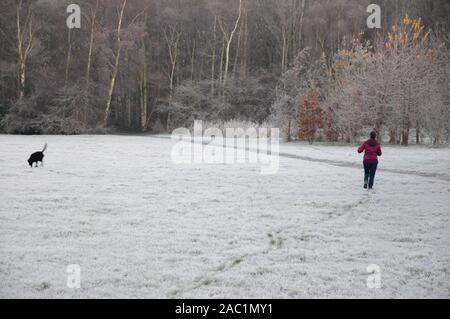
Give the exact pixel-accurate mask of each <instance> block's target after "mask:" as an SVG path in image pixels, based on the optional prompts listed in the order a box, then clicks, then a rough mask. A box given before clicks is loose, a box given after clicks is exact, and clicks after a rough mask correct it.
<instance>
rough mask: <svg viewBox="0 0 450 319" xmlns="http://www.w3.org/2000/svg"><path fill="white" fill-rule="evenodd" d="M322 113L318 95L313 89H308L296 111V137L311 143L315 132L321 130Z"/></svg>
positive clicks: (314, 137)
mask: <svg viewBox="0 0 450 319" xmlns="http://www.w3.org/2000/svg"><path fill="white" fill-rule="evenodd" d="M323 121H324V112H323V110H322V108H321V107H320V105H319V93H318V92H317V90H316V89H315V88H311V89H309V91H308V93H307V95H306V98H305V100H304V101H303V103H302V104H301V105H300V106H299V111H298V127H299V132H298V137H299V139H301V140H306V141H308V142H309V143H311V144H312V143H313V142H314V141H315V139H316V133H317V130H319V129H321V128H323Z"/></svg>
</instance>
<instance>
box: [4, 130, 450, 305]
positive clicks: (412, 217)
mask: <svg viewBox="0 0 450 319" xmlns="http://www.w3.org/2000/svg"><path fill="white" fill-rule="evenodd" d="M44 142H48V143H49V147H48V150H47V151H46V162H45V167H44V168H37V169H30V168H29V167H27V163H26V160H27V159H28V156H29V155H30V153H31V152H33V151H37V150H40V149H41V148H42V146H43V144H44ZM171 146H172V143H171V141H170V140H167V139H163V138H153V137H133V136H95V137H94V136H92V137H91V136H81V137H80V136H78V137H76V136H75V137H58V136H52V137H42V136H33V137H31V136H30V137H25V136H5V135H0V297H3V298H5V297H6V298H19V297H32V298H81V297H87V298H94V297H99V298H113V297H117V298H135V297H137V298H191V297H196V298H216V297H217V298H218V297H234V298H265V297H268V298H272V297H273V298H307V297H313V298H319V297H325V298H329V297H344V298H347V297H357V298H363V297H368V298H381V297H388V298H391V297H393V298H405V297H414V298H421V297H438V298H448V297H450V275H449V272H450V269H449V266H450V209H449V207H450V196H449V195H450V184H449V182H450V161H449V157H450V150H449V149H448V148H442V149H427V148H415V147H412V148H400V147H398V148H397V147H385V149H384V153H385V154H384V157H383V160H382V162H381V165H380V169H381V170H380V172H379V174H378V181H377V185H376V190H375V191H374V192H373V193H368V192H367V191H365V190H363V189H362V170H361V167H360V166H361V164H360V162H361V157H360V156H359V155H358V154H356V152H355V148H354V147H350V146H317V145H313V146H309V145H304V144H289V145H281V146H280V152H281V153H282V156H281V158H280V170H279V173H278V174H276V175H267V176H264V175H261V174H260V169H259V167H257V166H256V165H246V164H239V165H238V164H236V165H231V166H226V165H184V166H176V165H174V164H172V162H171V160H170V151H171ZM70 264H78V265H80V267H81V288H80V289H69V288H68V287H67V285H66V281H67V275H68V274H67V273H66V267H67V266H68V265H70ZM371 264H376V265H378V266H379V267H380V268H381V271H382V272H381V280H382V287H381V289H369V288H367V285H366V280H367V277H368V273H367V271H366V270H367V267H368V266H369V265H371Z"/></svg>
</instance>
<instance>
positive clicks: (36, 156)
mask: <svg viewBox="0 0 450 319" xmlns="http://www.w3.org/2000/svg"><path fill="white" fill-rule="evenodd" d="M46 149H47V143H46V144H45V145H44V149H43V150H42V151H41V152H36V153H33V154H31V156H30V158H29V159H28V164H30V167H33V164H34V163H36V167H38V162H41V164H42V166H44V152H45V150H46Z"/></svg>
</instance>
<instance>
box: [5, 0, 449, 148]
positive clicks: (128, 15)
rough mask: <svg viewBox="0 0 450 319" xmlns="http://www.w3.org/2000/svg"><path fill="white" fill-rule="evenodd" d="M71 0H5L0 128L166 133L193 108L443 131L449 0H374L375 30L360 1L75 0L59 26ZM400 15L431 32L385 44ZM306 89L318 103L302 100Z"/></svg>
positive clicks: (318, 134)
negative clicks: (378, 21)
mask: <svg viewBox="0 0 450 319" xmlns="http://www.w3.org/2000/svg"><path fill="white" fill-rule="evenodd" d="M71 3H73V1H61V0H35V1H32V0H2V1H1V2H0V12H1V16H0V41H1V43H2V46H1V47H0V117H1V122H0V123H1V130H2V131H3V132H7V133H18V134H52V133H55V134H57V133H58V134H76V133H85V132H104V131H106V130H107V129H117V130H122V131H149V132H170V130H172V129H173V128H176V127H179V126H190V125H192V123H193V120H194V119H202V120H206V121H209V122H214V121H228V120H242V121H252V122H255V123H262V122H264V121H271V122H272V123H274V125H279V127H282V128H283V132H284V133H285V135H286V136H292V137H293V138H297V137H301V138H306V139H310V140H311V139H313V140H315V139H322V138H323V139H333V140H334V139H344V140H351V139H353V138H355V137H356V136H357V135H358V134H360V133H361V131H363V130H364V128H365V127H366V126H374V127H376V128H377V129H379V130H386V132H388V133H389V134H390V137H391V141H392V142H394V141H395V142H397V141H398V139H399V137H400V142H404V141H402V137H401V136H402V135H404V134H406V132H409V131H411V130H415V132H418V133H417V134H418V135H419V138H418V140H420V138H421V136H422V137H423V136H425V135H426V136H427V137H430V136H431V137H432V139H433V140H434V141H435V142H442V141H444V140H445V136H446V135H445V134H447V136H448V120H447V122H445V123H443V119H445V118H447V119H448V96H446V92H447V91H448V87H445V85H446V84H448V44H449V39H448V31H449V28H448V21H449V19H448V12H450V8H449V4H448V1H446V0H439V1H432V0H425V1H422V0H404V1H388V0H383V1H378V4H379V5H380V6H381V8H382V26H383V28H382V29H380V30H368V29H367V27H366V18H367V16H368V14H367V13H366V7H367V5H368V4H370V3H371V1H365V0H364V1H361V0H315V1H312V0H78V1H76V3H77V4H78V5H79V6H80V7H81V11H82V25H81V28H80V29H68V28H67V27H66V18H67V15H68V14H67V13H66V8H67V6H68V5H69V4H71ZM407 14H408V15H409V16H411V17H412V18H414V19H411V21H416V20H415V18H417V17H421V21H420V27H423V30H421V32H420V37H421V39H422V40H423V37H425V36H426V37H427V39H426V41H424V42H423V43H420V45H417V42H414V41H416V40H417V39H416V40H414V41H409V40H408V44H407V45H403V44H402V45H401V46H397V47H396V48H391V49H388V47H387V46H386V45H387V43H388V42H389V41H390V40H389V36H392V35H393V34H394V35H396V34H400V33H398V32H399V31H398V30H395V31H393V30H392V29H391V26H394V25H397V26H401V25H403V27H405V28H408V27H411V26H405V25H404V24H403V22H404V21H403V18H404V17H405V16H406V15H407ZM429 29H431V30H432V32H431V33H429V34H428V35H427V32H428V30H429ZM361 32H363V33H361ZM406 32H412V31H411V30H409V29H408V30H406ZM391 40H392V39H391ZM393 41H394V42H395V41H397V42H398V41H400V42H401V41H403V40H401V39H397V40H395V39H393ZM368 43H371V44H368ZM422 44H423V45H422ZM410 48H411V50H410ZM413 48H414V49H413ZM424 48H427V50H428V49H430V50H432V52H428V51H427V52H422V51H420V50H423V49H424ZM389 50H391V51H390V52H389ZM414 50H419V51H420V54H423V56H424V58H423V60H414V59H412V54H415V53H417V52H416V51H414ZM407 51H408V52H409V53H408V54H409V55H408V56H406V55H405V54H406V52H407ZM413 51H414V52H413ZM402 54H404V55H402ZM395 59H399V60H395ZM404 59H406V60H404ZM408 59H409V60H408ZM362 60H363V61H362ZM425 60H426V61H425ZM396 61H397V62H399V61H402V62H401V63H400V64H399V65H398V68H397V64H396V63H397V62H396ZM419 61H420V62H419ZM358 63H359V64H358ZM389 63H391V64H392V63H394V65H391V64H389ZM410 63H413V64H414V67H409V65H410ZM360 64H361V66H359V67H358V66H356V65H360ZM381 66H382V68H381ZM438 67H439V68H440V69H439V70H440V71H439V72H438V74H437V76H436V77H434V71H436V69H438ZM374 70H375V71H376V72H375V73H374V72H373V71H374ZM382 70H384V72H385V73H381V72H382ZM408 70H409V71H408ZM405 72H410V73H406V74H405ZM422 72H424V73H422ZM392 74H394V75H395V79H394V77H389V76H390V75H392ZM423 74H426V75H427V76H428V77H427V78H426V80H425V78H424V77H423ZM361 77H364V79H365V81H362V80H361ZM391 78H392V79H391ZM413 78H414V79H415V80H414V81H415V82H413V80H412V79H413ZM402 79H404V80H402ZM420 79H423V81H421V80H420ZM407 80H408V81H407ZM374 81H375V82H374ZM351 83H353V85H351ZM374 83H376V84H374ZM393 83H396V84H398V85H397V86H396V87H395V89H394V88H392V87H391V84H393ZM366 84H373V85H369V86H366ZM434 84H436V86H435V87H434V88H433V90H430V89H429V88H427V86H431V85H434ZM383 86H384V91H383V90H382V89H381V88H382V87H383ZM386 86H389V90H390V91H389V90H388V89H386ZM416 86H421V87H423V88H422V89H421V90H417V88H416ZM311 90H313V91H314V92H311ZM387 91H389V92H387ZM394 91H395V92H397V93H398V94H397V95H395V94H393V93H392V92H394ZM382 92H384V93H382ZM408 92H411V93H410V94H409V93H408ZM419 92H428V95H422V94H421V93H419ZM402 94H403V97H400V95H402ZM408 94H409V95H408ZM394 95H395V98H394ZM308 98H309V99H311V98H313V99H317V103H316V102H314V101H313V102H312V105H317V108H314V107H313V108H311V107H309V108H307V110H304V109H302V107H301V105H303V104H305V103H303V102H304V101H305V100H307V99H308ZM417 98H420V102H419V101H418V100H417ZM375 100H376V101H375ZM415 101H417V102H415ZM430 101H432V103H428V102H430ZM413 102H414V103H413ZM310 104H311V103H310ZM413 104H414V105H413ZM446 107H447V108H446ZM437 108H440V110H441V113H439V114H440V115H439V114H438V113H437V111H436V112H434V113H433V116H431V115H429V116H428V118H426V119H425V117H424V116H423V115H424V114H430V113H429V111H430V110H436V109H437ZM310 109H314V110H313V111H311V110H310ZM369 110H370V111H369ZM387 110H390V111H389V112H388V111H387ZM446 112H447V113H446ZM310 113H314V114H316V113H319V114H320V116H315V117H316V118H318V120H314V121H310V120H308V114H310ZM381 113H382V115H381ZM404 114H410V116H405V115H404ZM394 115H395V116H394ZM393 116H394V117H393ZM302 117H303V122H304V123H303V124H304V125H303V126H304V127H306V126H307V125H311V127H309V128H308V129H303V132H301V129H302V128H301V127H300V126H302V125H301V124H302V119H301V118H302ZM367 119H375V120H374V121H372V120H367ZM305 123H313V124H305ZM299 124H300V126H299ZM326 127H332V129H328V130H325V128H326ZM416 127H417V129H416ZM431 127H433V129H432V128H431ZM305 131H308V132H309V133H308V134H306V135H305ZM325 131H326V132H325ZM331 131H332V132H333V134H331V133H330V132H331ZM311 132H313V133H311ZM311 134H313V136H312V135H311ZM394 136H395V138H394Z"/></svg>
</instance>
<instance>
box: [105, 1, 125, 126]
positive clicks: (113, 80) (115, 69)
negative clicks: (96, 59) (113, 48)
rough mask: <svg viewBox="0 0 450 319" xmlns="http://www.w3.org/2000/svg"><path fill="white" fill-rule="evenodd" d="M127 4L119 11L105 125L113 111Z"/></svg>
mask: <svg viewBox="0 0 450 319" xmlns="http://www.w3.org/2000/svg"><path fill="white" fill-rule="evenodd" d="M126 5H127V0H124V1H123V4H122V8H121V10H120V13H119V21H118V24H117V52H116V58H115V61H114V66H113V70H112V74H111V83H110V85H109V90H108V99H107V101H106V109H105V116H104V118H103V125H104V126H105V127H107V126H108V119H109V115H110V113H111V101H112V95H113V92H114V87H115V84H116V78H117V73H118V72H119V62H120V51H121V49H122V41H121V38H120V31H121V28H122V20H123V13H124V11H125V6H126Z"/></svg>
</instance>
